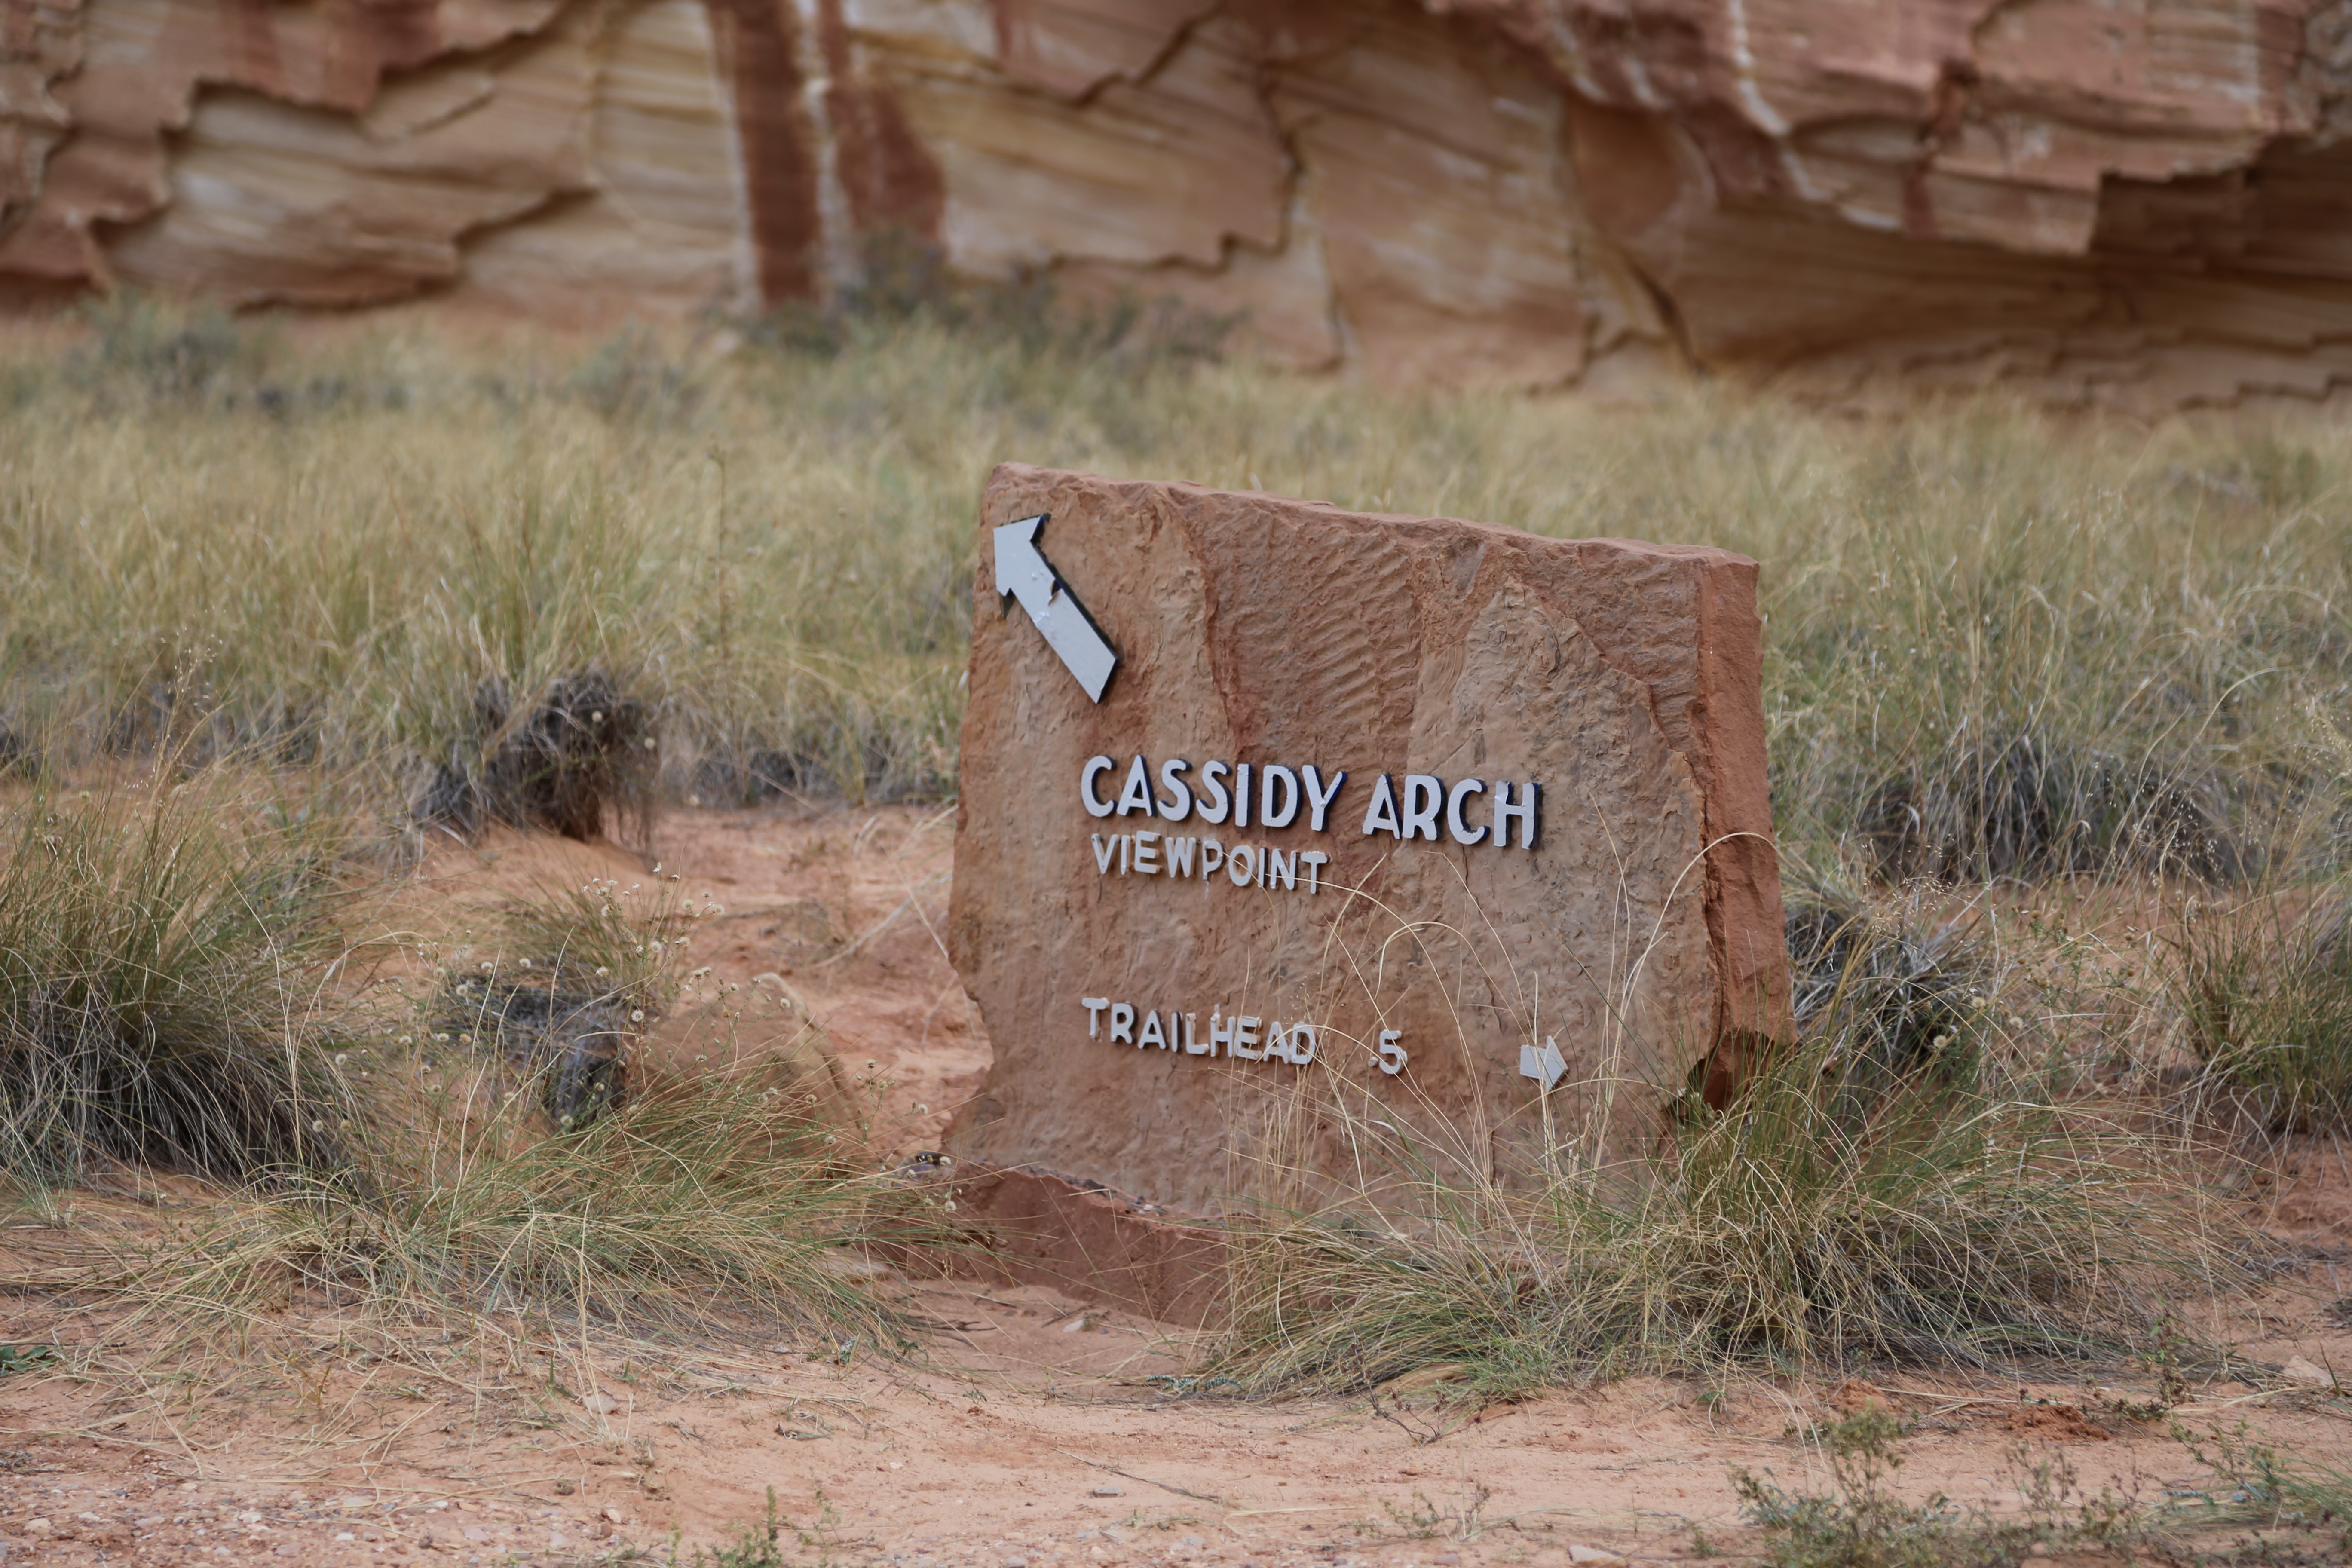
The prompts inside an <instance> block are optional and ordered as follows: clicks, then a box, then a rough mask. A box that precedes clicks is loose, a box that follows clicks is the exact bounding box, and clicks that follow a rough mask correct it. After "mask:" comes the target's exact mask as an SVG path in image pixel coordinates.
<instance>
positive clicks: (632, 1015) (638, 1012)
mask: <svg viewBox="0 0 2352 1568" xmlns="http://www.w3.org/2000/svg"><path fill="white" fill-rule="evenodd" d="M645 1021H646V1010H645V1009H644V1008H643V1007H632V1008H630V1009H629V1022H630V1023H632V1024H642V1023H644V1022H645Z"/></svg>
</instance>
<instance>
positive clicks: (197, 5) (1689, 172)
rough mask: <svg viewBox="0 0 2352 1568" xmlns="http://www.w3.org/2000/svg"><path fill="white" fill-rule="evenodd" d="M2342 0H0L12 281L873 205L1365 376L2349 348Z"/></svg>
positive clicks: (697, 290)
mask: <svg viewBox="0 0 2352 1568" xmlns="http://www.w3.org/2000/svg"><path fill="white" fill-rule="evenodd" d="M2347 132H2352V5H2348V4H2346V3H2345V0H2252V3H2248V0H2164V3H2162V4H2158V3H2157V0H2006V3H2004V0H1917V3H1916V4H1906V5H1884V4H1880V3H1878V0H1614V3H1605V0H1450V3H1449V0H1419V3H1417V4H1416V3H1414V0H1224V3H1219V0H994V3H993V4H992V3H990V0H304V3H298V4H291V5H287V4H276V3H273V0H0V300H5V301H13V302H16V303H19V304H23V303H28V302H41V301H46V300H54V299H56V298H58V297H62V296H70V295H71V294H74V293H77V292H79V291H81V290H84V289H90V288H93V287H97V288H104V287H110V286H113V285H115V284H118V283H137V284H142V285H147V286H152V287H156V288H160V289H175V290H188V291H194V292H199V293H204V294H209V295H214V296H217V297H220V298H224V299H226V300H233V301H236V302H238V303H247V304H250V303H263V302H268V301H284V302H289V303H294V304H299V305H332V306H347V305H354V304H366V303H372V302H377V301H386V300H398V299H403V298H406V297H409V296H413V295H416V294H420V293H429V294H433V295H436V296H439V297H445V298H447V299H450V300H457V301H462V302H467V303H473V304H478V305H485V306H490V307H495V308H499V309H505V310H514V311H517V312H522V313H529V314H533V315H542V316H544V315H555V316H561V317H563V318H568V319H571V320H574V321H588V322H593V321H601V320H605V319H611V318H615V317H618V316H620V315H622V314H625V313H629V312H640V311H645V310H663V311H669V312H675V313H686V312H690V311H693V310H698V309H701V308H703V307H705V306H707V305H711V304H720V305H726V306H730V307H744V306H752V305H757V304H760V303H762V302H774V301H778V300H788V299H802V298H810V297H813V296H816V295H820V294H822V293H823V292H824V289H826V288H827V287H828V286H829V285H830V284H831V283H832V282H833V281H835V280H837V279H839V278H840V277H842V276H843V275H844V274H845V271H846V270H847V269H848V268H850V267H851V266H852V265H853V264H854V263H853V258H854V257H855V256H856V253H857V250H858V246H859V241H860V237H862V236H866V235H872V234H876V233H882V232H905V233H910V234H914V235H919V236H922V237H927V238H929V239H933V240H936V241H938V242H939V243H940V244H941V245H943V246H944V247H945V248H946V250H947V252H948V254H949V255H950V258H951V259H952V260H953V262H954V263H955V264H956V265H957V266H959V267H960V268H965V269H967V270H970V271H972V272H976V273H983V274H984V273H1002V272H1006V271H1009V270H1012V269H1014V268H1023V267H1041V268H1052V269H1054V270H1055V272H1056V273H1057V274H1059V275H1060V276H1061V277H1062V278H1063V279H1064V280H1065V283H1066V287H1068V288H1070V289H1075V290H1080V291H1083V290H1087V289H1115V288H1120V287H1133V288H1137V289H1140V290H1142V291H1143V292H1145V293H1147V294H1160V293H1173V294H1176V295H1179V296H1181V297H1182V298H1184V299H1186V300H1191V301H1193V302H1194V303H1197V304H1198V305H1200V306H1202V307H1203V308H1207V309H1213V310H1221V311H1232V310H1245V311H1247V312H1248V326H1247V329H1246V331H1248V332H1249V333H1250V334H1251V335H1252V336H1253V337H1254V338H1255V340H1256V342H1258V343H1259V345H1260V346H1261V347H1262V348H1263V349H1264V350H1265V351H1266V352H1268V353H1273V354H1275V355H1276V356H1278V357H1280V358H1282V359H1284V360H1286V361H1288V362H1291V363H1298V364H1302V365H1325V364H1333V363H1353V364H1356V365H1360V367H1361V368H1362V369H1363V370H1364V371H1365V372H1367V373H1368V374H1371V375H1372V376H1374V377H1376V378H1379V379H1381V380H1383V381H1387V382H1391V383H1398V384H1419V383H1424V382H1443V383H1448V384H1481V383H1484V384H1513V385H1555V384H1579V385H1584V386H1589V387H1593V388H1596V389H1601V390H1608V389H1613V388H1617V387H1621V386H1624V385H1628V384H1631V385H1636V386H1638V385H1641V384H1647V383H1651V382H1654V381H1656V380H1658V379H1661V378H1671V377H1674V376H1676V375H1679V374H1686V373H1687V372H1688V371H1689V370H1690V369H1691V368H1693V367H1694V366H1699V367H1706V368H1708V369H1712V370H1717V371H1724V372H1731V373H1736V374H1745V375H1748V376H1754V377H1761V378H1772V379H1777V380H1780V381H1782V382H1784V383H1791V384H1797V385H1799V386H1801V387H1805V388H1808V389H1811V390H1816V391H1822V392H1829V393H1836V394H1841V395H1847V394H1854V393H1866V392H1868V391H1870V390H1872V389H1873V388H1874V387H1876V386H1878V385H1881V384H1885V385H1912V386H1918V385H1937V384H1979V383H1984V382H2000V383H2009V384H2017V385H2019V386H2021V388H2023V389H2026V390H2029V391H2031V392H2032V393H2034V394H2036V395H2043V396H2048V397H2053V398H2055V399H2058V400H2061V401H2067V402H2094V403H2107V404H2121V405H2129V406H2133V407H2137V408H2141V409H2157V408H2163V407H2170V406H2179V405H2188V404H2197V403H2234V402H2241V401H2244V400H2246V399H2249V398H2260V397H2265V396H2275V395H2292V396H2297V397H2306V398H2319V397H2325V396H2327V395H2330V394H2331V393H2332V392H2334V390H2335V389H2336V388H2337V387H2338V386H2340V385H2342V384H2345V383H2346V382H2347V380H2352V199H2347V198H2352V137H2347Z"/></svg>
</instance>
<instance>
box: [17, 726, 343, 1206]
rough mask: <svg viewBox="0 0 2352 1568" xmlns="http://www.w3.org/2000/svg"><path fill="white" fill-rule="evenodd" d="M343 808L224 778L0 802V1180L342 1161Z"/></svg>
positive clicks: (284, 1174) (284, 1172)
mask: <svg viewBox="0 0 2352 1568" xmlns="http://www.w3.org/2000/svg"><path fill="white" fill-rule="evenodd" d="M347 844H348V838H347V826H346V824H345V823H344V822H343V821H342V820H341V819H340V818H339V817H338V816H335V814H333V813H332V812H331V811H330V810H328V809H326V808H324V807H323V806H321V805H318V804H317V803H315V802H314V803H312V804H310V805H300V804H295V803H291V802H289V800H288V799H286V798H285V797H284V796H282V795H278V794H277V793H275V792H273V791H269V790H267V789H257V788H255V787H254V786H253V784H252V782H251V781H250V779H249V778H241V777H239V776H238V775H236V774H235V773H226V772H213V773H203V774H199V775H197V776H195V777H194V778H188V779H177V778H175V777H174V776H173V773H172V772H171V771H170V770H163V769H159V770H157V771H156V772H155V773H152V774H151V775H150V776H149V777H148V778H147V779H145V780H143V781H139V782H126V783H121V784H110V785H101V786H100V787H99V788H96V789H91V790H79V791H69V790H67V789H65V788H63V787H62V786H59V785H58V784H54V783H47V782H44V783H41V784H36V785H34V786H32V787H30V788H28V789H26V791H25V792H24V793H22V794H20V795H18V796H17V798H16V800H15V801H14V802H12V803H11V804H10V805H8V806H7V807H6V809H5V813H0V1176H5V1177H7V1178H10V1179H13V1180H15V1181H17V1182H20V1183H30V1184H50V1183H59V1182H74V1181H79V1180H81V1179H84V1178H85V1177H87V1176H88V1175H89V1174H90V1173H92V1172H93V1171H94V1170H95V1169H97V1168H99V1167H101V1166H105V1165H109V1164H119V1163H129V1164H140V1165H148V1166H155V1167H161V1168H163V1169H168V1170H178V1171H188V1172H196V1173H203V1174H205V1175H209V1176H215V1177H220V1178H224V1179H230V1180H236V1181H254V1180H262V1179H268V1180H275V1181H280V1182H286V1181H297V1180H300V1179H304V1178H306V1177H315V1176H319V1175H320V1174H325V1173H335V1172H339V1171H341V1169H342V1168H343V1166H344V1163H345V1159H346V1153H345V1151H346V1148H347V1145H348V1143H349V1138H348V1135H347V1131H346V1129H347V1128H348V1126H349V1124H350V1118H351V1117H352V1114H353V1105H352V1097H351V1096H350V1095H349V1094H348V1093H347V1092H346V1091H345V1089H344V1087H343V1085H342V1084H341V1080H340V1079H338V1077H337V1076H336V1074H335V1073H334V1071H333V1070H332V1064H331V1052H332V1050H333V1047H334V1046H335V1044H336V1043H337V1041H338V1040H340V1039H342V1038H344V1037H346V1031H348V1030H349V1029H351V1028H352V1026H353V1018H352V1015H351V1013H350V1010H349V1009H348V1008H345V1007H342V1006H341V1005H338V1003H337V1001H336V999H335V997H334V995H333V994H332V989H331V985H330V984H329V983H328V981H327V979H326V978H325V976H326V972H327V971H328V969H329V968H330V966H331V965H332V964H333V963H335V962H336V961H337V960H339V959H340V958H341V956H342V955H343V953H344V952H345V951H346V949H345V942H344V938H343V933H342V927H341V918H340V917H341V910H342V907H343V906H344V905H345V904H347V903H348V901H349V898H348V895H347V893H346V892H345V890H344V887H343V884H342V882H341V878H340V873H341V871H342V870H343V868H344V867H343V852H344V850H345V848H346V847H347Z"/></svg>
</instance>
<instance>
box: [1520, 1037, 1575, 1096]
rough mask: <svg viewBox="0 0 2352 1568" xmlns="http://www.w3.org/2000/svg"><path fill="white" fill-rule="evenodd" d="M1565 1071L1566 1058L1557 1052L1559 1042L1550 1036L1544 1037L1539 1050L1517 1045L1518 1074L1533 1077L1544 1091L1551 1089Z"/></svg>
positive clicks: (1523, 1076)
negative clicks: (1541, 1047)
mask: <svg viewBox="0 0 2352 1568" xmlns="http://www.w3.org/2000/svg"><path fill="white" fill-rule="evenodd" d="M1567 1071H1568V1058H1565V1057H1563V1056H1561V1055H1560V1054H1559V1041H1557V1040H1555V1039H1554V1038H1553V1037H1551V1036H1549V1035H1546V1036H1545V1037H1544V1043H1543V1049H1541V1050H1538V1049H1536V1047H1533V1046H1521V1047H1519V1076H1520V1077H1521V1078H1531V1079H1535V1080H1536V1081H1537V1082H1538V1083H1539V1084H1541V1085H1543V1086H1544V1091H1545V1092H1546V1093H1549V1092H1550V1091H1551V1087H1552V1085H1554V1084H1556V1083H1558V1082H1559V1080H1560V1076H1561V1075H1562V1074H1563V1073H1565V1072H1567Z"/></svg>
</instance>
